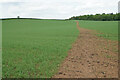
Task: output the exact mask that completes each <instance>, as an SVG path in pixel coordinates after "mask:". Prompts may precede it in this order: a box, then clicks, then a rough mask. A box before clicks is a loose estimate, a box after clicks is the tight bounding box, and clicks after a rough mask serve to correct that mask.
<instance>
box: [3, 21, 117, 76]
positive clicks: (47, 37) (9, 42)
mask: <svg viewBox="0 0 120 80" xmlns="http://www.w3.org/2000/svg"><path fill="white" fill-rule="evenodd" d="M117 25H118V22H117V21H79V26H80V27H82V28H87V29H91V30H96V31H97V32H98V33H102V34H99V35H98V36H102V37H104V38H107V39H110V40H117V39H118V26H117ZM78 35H79V30H78V29H77V27H76V22H75V21H73V20H32V19H31V20H30V19H11V20H3V22H2V72H3V73H2V76H3V78H6V77H7V78H50V77H52V76H53V75H54V74H55V73H57V72H58V68H59V66H60V64H61V62H62V61H63V60H64V59H65V58H66V56H68V55H67V53H68V51H69V50H70V49H71V48H72V44H73V43H74V42H75V41H76V40H77V38H78ZM83 41H84V40H83Z"/></svg>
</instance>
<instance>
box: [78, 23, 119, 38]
mask: <svg viewBox="0 0 120 80" xmlns="http://www.w3.org/2000/svg"><path fill="white" fill-rule="evenodd" d="M79 24H80V27H83V28H87V29H91V30H96V31H97V32H98V33H102V34H98V36H102V37H104V38H107V39H110V40H118V21H79Z"/></svg>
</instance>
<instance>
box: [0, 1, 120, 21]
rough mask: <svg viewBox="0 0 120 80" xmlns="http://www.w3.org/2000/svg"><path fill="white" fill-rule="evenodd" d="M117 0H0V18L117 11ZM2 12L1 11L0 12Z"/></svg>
mask: <svg viewBox="0 0 120 80" xmlns="http://www.w3.org/2000/svg"><path fill="white" fill-rule="evenodd" d="M118 1H119V0H0V10H1V11H0V18H8V17H9V18H11V17H17V16H18V15H19V16H20V17H26V18H43V19H67V18H70V17H72V16H79V15H85V14H96V13H117V12H118ZM1 12H2V13H1Z"/></svg>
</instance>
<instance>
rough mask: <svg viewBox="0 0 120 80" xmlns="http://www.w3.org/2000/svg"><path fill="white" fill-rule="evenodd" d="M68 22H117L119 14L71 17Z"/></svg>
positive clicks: (119, 18) (119, 17)
mask: <svg viewBox="0 0 120 80" xmlns="http://www.w3.org/2000/svg"><path fill="white" fill-rule="evenodd" d="M69 20H95V21H119V20H120V13H116V14H113V13H109V14H105V13H103V14H95V15H92V14H91V15H81V16H73V17H71V18H69Z"/></svg>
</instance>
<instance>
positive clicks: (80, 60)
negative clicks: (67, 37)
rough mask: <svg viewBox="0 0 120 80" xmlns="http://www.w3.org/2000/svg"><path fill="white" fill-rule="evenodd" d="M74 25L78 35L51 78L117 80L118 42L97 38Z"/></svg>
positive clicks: (93, 32) (91, 31) (86, 30)
mask: <svg viewBox="0 0 120 80" xmlns="http://www.w3.org/2000/svg"><path fill="white" fill-rule="evenodd" d="M76 23H77V28H78V30H79V32H80V34H79V36H78V38H77V40H76V42H75V43H74V44H73V45H72V49H71V50H70V51H69V52H68V56H67V57H66V59H65V60H64V61H63V62H62V64H61V65H60V68H59V71H58V73H56V74H55V75H54V76H53V77H52V78H118V41H111V40H108V39H104V38H102V37H98V36H96V35H95V34H97V33H96V32H95V31H93V30H88V29H84V28H81V27H80V26H79V22H78V21H76Z"/></svg>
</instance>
